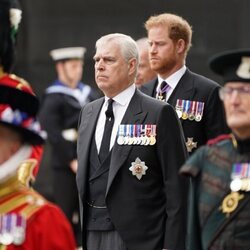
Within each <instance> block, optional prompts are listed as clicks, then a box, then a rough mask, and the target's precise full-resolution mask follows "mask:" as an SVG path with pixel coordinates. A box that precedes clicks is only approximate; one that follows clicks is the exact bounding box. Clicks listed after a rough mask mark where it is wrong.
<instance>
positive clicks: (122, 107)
mask: <svg viewBox="0 0 250 250" xmlns="http://www.w3.org/2000/svg"><path fill="white" fill-rule="evenodd" d="M134 93H135V84H132V85H130V86H129V87H128V88H127V89H125V90H124V91H122V92H121V93H119V94H118V95H117V96H115V97H113V98H112V99H113V100H114V102H113V112H114V118H115V120H114V126H113V130H112V134H111V139H110V147H109V149H110V150H111V148H112V147H113V146H114V143H115V139H116V136H117V132H118V127H119V125H120V124H121V121H122V118H123V116H124V114H125V112H126V110H127V108H128V105H129V103H130V101H131V98H132V96H133V95H134ZM108 100H109V98H108V97H106V96H105V101H104V103H103V106H102V109H101V112H100V115H99V118H98V121H97V125H96V130H95V142H96V146H97V152H98V153H99V151H100V147H101V142H102V136H103V132H104V127H105V121H106V115H105V112H106V110H107V108H108Z"/></svg>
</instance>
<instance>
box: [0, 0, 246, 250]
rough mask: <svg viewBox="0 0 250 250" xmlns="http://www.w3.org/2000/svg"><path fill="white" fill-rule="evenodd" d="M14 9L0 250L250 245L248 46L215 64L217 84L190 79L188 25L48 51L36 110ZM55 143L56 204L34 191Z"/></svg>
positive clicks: (9, 7) (0, 100)
mask: <svg viewBox="0 0 250 250" xmlns="http://www.w3.org/2000/svg"><path fill="white" fill-rule="evenodd" d="M21 15H22V11H21V8H20V6H19V4H18V2H17V1H16V0H1V1H0V23H1V27H0V249H1V250H3V249H6V250H17V249H20V250H21V249H25V250H45V249H46V250H64V249H65V250H71V249H72V250H73V249H77V248H78V249H84V250H126V249H127V250H185V249H187V250H207V249H209V250H210V249H211V250H222V249H223V250H245V249H249V244H250V216H249V209H250V195H249V192H250V49H235V50H232V51H225V52H222V53H220V54H217V55H215V56H213V57H212V58H211V60H210V68H211V69H212V70H213V71H214V72H215V73H217V74H218V75H220V76H222V79H223V80H222V82H221V83H220V84H218V83H216V82H215V81H213V80H211V79H208V78H206V77H204V76H202V75H199V74H196V73H194V72H192V71H191V70H190V69H189V68H188V66H187V65H186V57H187V55H188V52H189V49H190V48H191V44H192V28H191V26H190V24H189V23H188V22H187V21H186V20H185V19H184V18H182V17H180V16H178V15H175V14H170V13H162V14H159V15H154V16H151V17H150V18H149V19H148V20H146V22H145V29H146V31H147V37H146V38H142V39H139V40H138V41H135V40H134V39H133V38H131V36H129V35H125V34H121V33H112V34H107V35H104V36H102V37H100V38H99V39H98V40H97V41H96V46H95V47H96V51H95V54H94V55H93V59H94V63H95V66H94V71H95V82H96V85H97V87H98V89H99V90H100V91H101V92H102V94H103V95H102V96H99V94H98V91H96V90H94V88H92V87H90V86H89V85H87V84H85V83H83V82H81V78H82V72H83V66H84V53H85V51H86V48H84V47H67V48H59V49H54V50H52V51H51V52H50V55H51V57H52V59H53V60H54V62H55V69H56V72H57V79H56V80H55V81H54V82H53V83H52V84H50V85H49V86H48V88H46V90H45V92H44V95H43V97H42V100H41V103H40V105H39V101H38V98H37V97H36V95H35V93H34V92H33V90H32V87H31V86H30V84H29V83H27V82H26V81H25V80H24V79H22V78H20V77H17V76H16V75H13V74H12V69H13V62H14V59H15V47H16V37H17V32H18V25H19V23H20V20H21ZM46 140H48V142H49V143H50V145H51V151H52V152H51V159H50V160H51V164H50V165H51V167H52V169H53V190H54V200H53V203H52V202H50V201H48V200H46V199H45V198H44V197H43V196H42V195H40V194H39V193H38V192H36V191H35V190H34V189H33V188H32V183H33V182H34V181H35V177H36V175H37V172H38V169H39V165H40V162H41V158H42V153H43V147H44V146H43V144H44V142H46Z"/></svg>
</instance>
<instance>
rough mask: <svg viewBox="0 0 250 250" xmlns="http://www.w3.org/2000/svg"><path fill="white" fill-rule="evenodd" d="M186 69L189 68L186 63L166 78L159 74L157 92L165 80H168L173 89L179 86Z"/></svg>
mask: <svg viewBox="0 0 250 250" xmlns="http://www.w3.org/2000/svg"><path fill="white" fill-rule="evenodd" d="M186 70H187V67H186V65H183V66H182V67H181V68H180V69H179V70H177V71H176V72H175V73H174V74H172V75H171V76H169V77H168V78H166V79H163V78H161V77H160V76H159V75H158V86H157V92H158V91H159V87H160V85H161V83H162V82H163V81H166V82H167V83H168V85H169V86H170V87H171V89H172V90H173V89H174V88H175V87H176V86H177V84H178V82H179V81H180V79H181V78H182V76H183V75H184V74H185V72H186Z"/></svg>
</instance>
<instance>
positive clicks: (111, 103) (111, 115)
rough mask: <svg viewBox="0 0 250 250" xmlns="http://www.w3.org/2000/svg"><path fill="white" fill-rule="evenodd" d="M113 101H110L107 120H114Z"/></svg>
mask: <svg viewBox="0 0 250 250" xmlns="http://www.w3.org/2000/svg"><path fill="white" fill-rule="evenodd" d="M113 102H114V100H113V99H109V100H108V108H107V110H106V112H105V114H106V117H107V118H114V113H113Z"/></svg>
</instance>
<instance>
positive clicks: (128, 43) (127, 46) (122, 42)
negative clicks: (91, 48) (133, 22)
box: [96, 33, 139, 68]
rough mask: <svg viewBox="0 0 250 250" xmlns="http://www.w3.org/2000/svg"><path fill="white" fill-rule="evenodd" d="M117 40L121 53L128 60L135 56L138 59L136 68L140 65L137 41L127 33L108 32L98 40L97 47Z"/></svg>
mask: <svg viewBox="0 0 250 250" xmlns="http://www.w3.org/2000/svg"><path fill="white" fill-rule="evenodd" d="M110 41H112V42H115V43H116V44H117V45H118V46H119V47H120V49H121V53H122V55H123V57H124V59H125V60H126V62H128V61H129V60H130V59H132V58H135V59H136V68H137V67H138V62H139V52H138V47H137V44H136V42H135V40H134V39H133V38H132V37H130V36H128V35H125V34H121V33H113V34H108V35H105V36H102V37H101V38H99V39H98V40H97V41H96V49H97V48H98V47H99V46H100V45H103V44H105V43H108V42H110Z"/></svg>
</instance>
